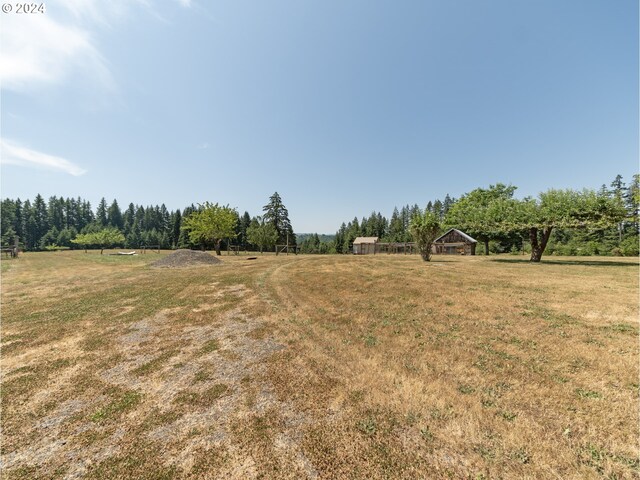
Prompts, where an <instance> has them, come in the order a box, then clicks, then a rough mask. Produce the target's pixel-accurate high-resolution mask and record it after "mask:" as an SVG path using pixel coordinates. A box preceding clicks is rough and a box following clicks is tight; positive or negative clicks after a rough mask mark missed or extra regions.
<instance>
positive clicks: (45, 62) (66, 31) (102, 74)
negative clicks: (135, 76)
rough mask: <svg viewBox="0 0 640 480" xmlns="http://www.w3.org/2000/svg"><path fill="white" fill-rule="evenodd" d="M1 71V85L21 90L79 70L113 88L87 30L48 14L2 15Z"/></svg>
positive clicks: (61, 77)
mask: <svg viewBox="0 0 640 480" xmlns="http://www.w3.org/2000/svg"><path fill="white" fill-rule="evenodd" d="M1 39H2V50H1V51H0V75H2V88H3V89H4V88H7V89H9V90H14V91H23V90H27V89H29V88H33V87H37V86H39V85H42V84H52V83H53V84H55V83H60V82H62V81H63V80H64V79H65V78H67V77H68V76H69V75H70V74H72V73H81V74H83V75H86V76H89V77H90V78H91V79H92V80H94V81H96V80H97V81H98V82H99V84H101V85H102V86H103V87H106V88H108V89H112V88H113V86H114V81H113V77H112V76H111V73H110V71H109V68H108V67H107V63H106V61H105V59H104V58H103V57H102V55H101V54H100V52H99V51H98V49H97V48H96V47H95V46H94V44H93V42H92V39H91V36H90V34H89V33H88V32H87V31H86V30H83V29H81V28H79V27H75V26H68V25H63V24H62V23H60V22H58V21H56V20H53V19H52V18H51V17H49V16H48V15H46V14H44V15H42V14H40V15H4V18H3V22H2V34H1Z"/></svg>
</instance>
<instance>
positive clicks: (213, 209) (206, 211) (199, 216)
mask: <svg viewBox="0 0 640 480" xmlns="http://www.w3.org/2000/svg"><path fill="white" fill-rule="evenodd" d="M237 222H238V212H236V211H235V210H234V209H233V208H231V207H229V206H228V205H227V206H224V207H223V206H220V205H218V204H217V203H216V204H212V203H209V202H205V203H203V204H202V205H201V206H200V209H199V210H196V211H194V212H193V213H191V214H190V215H189V216H188V217H186V218H184V219H183V222H182V229H183V230H185V231H187V232H188V235H189V240H190V241H191V242H192V243H195V244H199V245H201V246H202V249H203V250H204V247H205V245H206V243H207V242H211V243H213V244H214V245H215V249H216V254H217V255H220V244H221V243H222V240H223V239H225V238H233V237H235V236H236V223H237Z"/></svg>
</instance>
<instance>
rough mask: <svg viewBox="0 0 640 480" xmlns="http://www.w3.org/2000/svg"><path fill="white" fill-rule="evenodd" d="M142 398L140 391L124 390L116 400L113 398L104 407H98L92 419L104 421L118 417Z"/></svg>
mask: <svg viewBox="0 0 640 480" xmlns="http://www.w3.org/2000/svg"><path fill="white" fill-rule="evenodd" d="M141 398H142V395H140V394H139V393H138V392H134V391H128V392H124V393H123V394H122V395H120V396H119V397H118V398H116V399H115V400H112V401H111V402H110V403H108V404H107V405H105V406H104V407H102V408H100V409H98V410H97V411H96V412H95V413H94V414H93V415H91V417H90V419H91V420H92V421H94V422H103V421H107V420H111V419H114V418H117V417H119V416H120V415H121V414H122V413H124V412H126V411H127V410H131V409H132V408H134V407H135V406H136V405H137V404H138V403H139V402H140V400H141Z"/></svg>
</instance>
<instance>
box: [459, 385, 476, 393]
mask: <svg viewBox="0 0 640 480" xmlns="http://www.w3.org/2000/svg"><path fill="white" fill-rule="evenodd" d="M458 391H459V392H460V393H462V394H463V395H470V394H472V393H473V392H475V391H476V389H475V388H473V387H472V386H471V385H465V384H462V383H461V384H458Z"/></svg>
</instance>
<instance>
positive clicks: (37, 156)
mask: <svg viewBox="0 0 640 480" xmlns="http://www.w3.org/2000/svg"><path fill="white" fill-rule="evenodd" d="M0 161H1V163H2V164H5V165H20V166H24V167H34V168H43V169H46V170H59V171H63V172H65V173H68V174H70V175H73V176H76V177H77V176H80V175H84V174H85V173H87V171H86V170H85V169H84V168H82V167H80V166H78V165H76V164H75V163H73V162H71V161H69V160H67V159H66V158H62V157H56V156H54V155H49V154H47V153H42V152H38V151H36V150H32V149H30V148H26V147H23V146H22V145H18V144H17V143H14V142H11V141H8V140H0Z"/></svg>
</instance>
